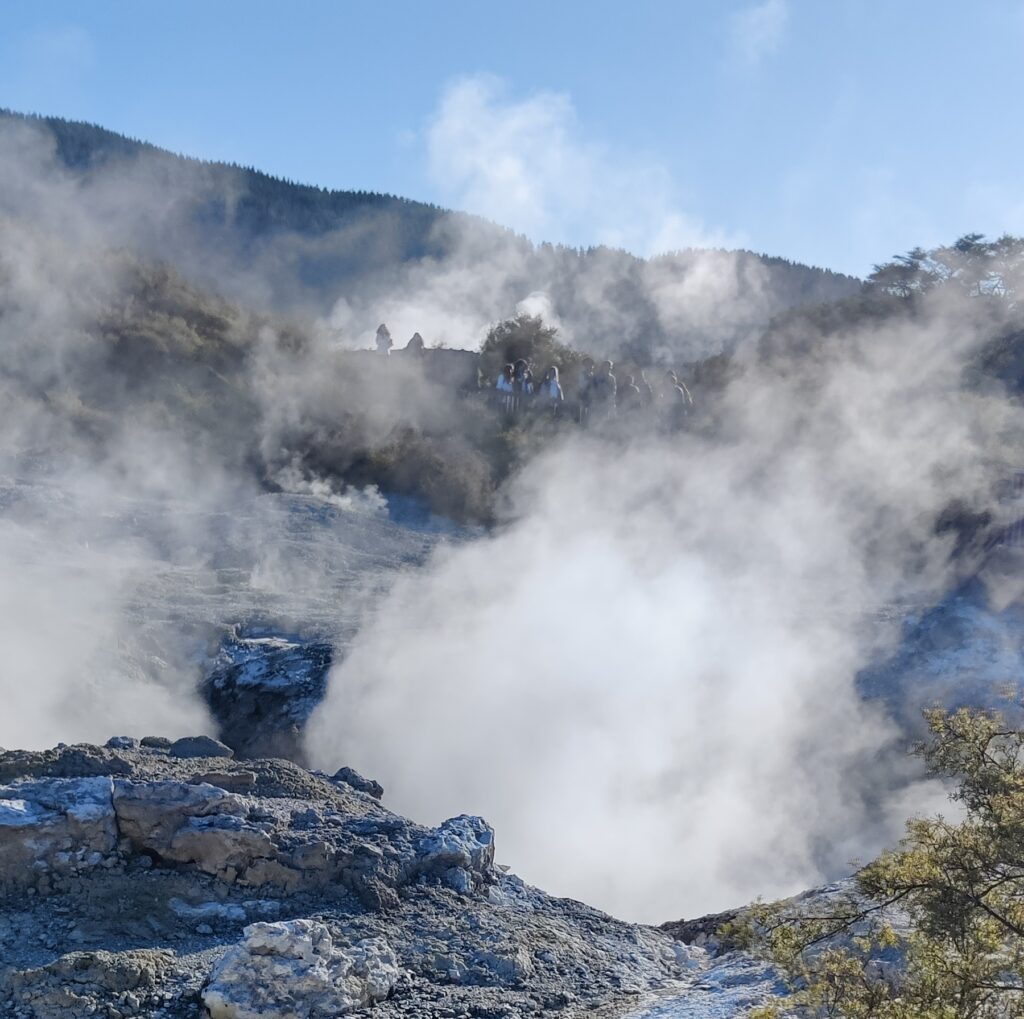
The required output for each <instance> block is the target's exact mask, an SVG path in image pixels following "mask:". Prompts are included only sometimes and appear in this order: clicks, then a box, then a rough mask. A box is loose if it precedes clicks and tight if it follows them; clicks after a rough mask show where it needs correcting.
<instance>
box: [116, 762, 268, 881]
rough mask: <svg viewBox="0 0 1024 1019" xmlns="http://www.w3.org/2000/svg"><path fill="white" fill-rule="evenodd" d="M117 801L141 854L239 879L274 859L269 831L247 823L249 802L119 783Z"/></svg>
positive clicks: (211, 789) (171, 785)
mask: <svg viewBox="0 0 1024 1019" xmlns="http://www.w3.org/2000/svg"><path fill="white" fill-rule="evenodd" d="M113 800H114V809H115V811H116V813H117V820H118V824H119V826H120V830H121V834H122V836H123V837H124V838H125V839H127V840H128V841H129V843H130V845H131V848H132V850H133V851H134V852H136V853H145V854H147V855H151V856H156V857H157V858H159V859H160V860H162V861H164V862H168V863H190V864H193V865H194V866H196V867H198V868H199V869H200V870H203V871H205V872H206V873H208V874H221V873H223V872H225V871H226V870H228V868H231V869H232V870H233V872H234V873H239V872H241V871H244V870H245V869H246V868H247V867H248V866H249V865H250V864H252V863H254V862H255V861H257V860H261V859H264V858H266V857H269V856H271V855H273V853H274V844H273V841H272V839H271V837H270V835H269V834H268V833H267V831H266V830H265V828H264V827H263V826H261V825H259V824H254V823H251V822H249V821H248V820H247V819H246V817H247V815H248V813H249V806H248V804H247V803H246V802H245V800H243V799H242V798H241V797H239V796H236V795H235V794H234V793H229V792H225V791H224V790H223V789H220V788H218V787H217V786H213V785H206V784H198V785H192V784H190V783H187V782H148V783H140V782H131V781H126V780H120V779H119V780H118V781H117V782H115V783H114V796H113Z"/></svg>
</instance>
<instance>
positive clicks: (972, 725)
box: [745, 709, 1024, 1019]
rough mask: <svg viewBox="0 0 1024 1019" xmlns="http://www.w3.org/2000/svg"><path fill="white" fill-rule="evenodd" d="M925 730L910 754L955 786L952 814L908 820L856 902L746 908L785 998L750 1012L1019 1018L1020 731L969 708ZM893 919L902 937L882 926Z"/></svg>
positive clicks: (1023, 884) (1023, 1009) (866, 874)
mask: <svg viewBox="0 0 1024 1019" xmlns="http://www.w3.org/2000/svg"><path fill="white" fill-rule="evenodd" d="M928 723H929V726H930V727H931V731H932V739H931V740H930V742H929V743H928V744H927V745H922V746H921V747H919V748H918V752H919V753H920V754H921V755H922V756H923V758H924V759H925V760H926V762H927V763H928V765H929V768H930V770H931V772H932V773H933V774H935V775H937V776H944V777H956V778H957V779H958V780H959V785H958V786H957V788H956V790H955V792H954V793H953V794H952V795H953V799H954V800H955V801H957V802H958V803H959V804H960V805H961V806H962V808H963V811H964V816H963V819H962V820H960V821H957V822H953V821H949V820H947V819H945V818H943V817H935V818H927V819H915V820H912V821H910V822H909V823H908V825H907V834H906V837H905V838H904V840H903V841H902V843H901V845H900V847H899V849H897V850H895V851H892V852H887V853H884V854H883V855H882V856H881V857H880V858H879V859H877V860H876V861H874V862H873V863H871V864H869V865H868V866H867V867H865V868H864V869H863V870H862V871H861V872H860V873H859V874H858V875H857V886H858V893H859V896H858V897H851V898H850V899H849V900H848V901H846V902H845V903H842V904H840V905H839V908H837V909H833V910H831V911H830V912H829V913H828V914H827V915H825V914H821V915H811V916H794V915H793V914H792V912H791V911H790V910H788V909H787V908H785V907H784V906H781V905H774V906H764V907H759V908H757V909H755V910H754V911H753V913H752V915H751V917H750V918H749V919H748V921H747V924H746V926H745V934H746V936H747V937H748V939H753V940H757V938H759V937H763V939H764V942H763V943H764V944H766V945H767V946H768V951H769V953H770V955H771V956H772V958H774V959H775V961H776V962H778V963H779V964H780V966H781V967H782V968H783V969H784V971H785V972H786V973H787V974H788V976H789V980H790V982H791V985H792V987H793V991H794V993H793V995H792V997H791V998H790V999H788V1000H787V1001H786V1002H785V1003H783V1002H778V1003H775V1004H773V1005H771V1006H768V1007H767V1008H764V1009H760V1010H757V1011H756V1012H755V1013H752V1015H756V1016H758V1017H761V1019H765V1017H770V1016H779V1015H783V1014H791V1013H792V1012H793V1011H794V1010H795V1011H796V1012H797V1013H798V1014H801V1015H808V1016H815V1017H826V1016H828V1017H845V1019H997V1017H998V1019H1014V1017H1020V1016H1024V732H1021V731H1020V730H1019V729H1015V728H1013V727H1011V726H1007V725H1006V723H1005V722H1004V721H1003V719H1002V718H1001V717H1000V716H999V715H998V714H994V713H988V712H979V711H970V710H967V709H962V710H960V711H957V712H956V713H954V714H951V715H947V714H945V713H944V712H941V711H933V712H930V713H929V715H928ZM865 901H866V902H867V905H865V904H864V902H865ZM897 911H903V912H904V914H905V915H906V917H908V918H909V921H910V932H909V933H902V934H901V933H899V932H898V931H897V929H896V928H895V926H894V924H893V923H892V922H891V918H892V917H893V916H894V915H896V913H897Z"/></svg>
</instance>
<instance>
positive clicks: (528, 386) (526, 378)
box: [512, 358, 533, 411]
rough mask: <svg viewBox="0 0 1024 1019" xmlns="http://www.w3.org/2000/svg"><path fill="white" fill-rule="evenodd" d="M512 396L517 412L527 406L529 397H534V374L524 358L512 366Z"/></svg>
mask: <svg viewBox="0 0 1024 1019" xmlns="http://www.w3.org/2000/svg"><path fill="white" fill-rule="evenodd" d="M512 395H513V397H514V399H515V409H516V410H517V411H518V410H521V409H522V407H523V406H524V405H525V401H526V398H527V397H528V396H533V372H531V371H530V366H529V364H527V362H526V360H525V359H524V358H519V360H518V361H516V363H515V364H514V365H513V366H512Z"/></svg>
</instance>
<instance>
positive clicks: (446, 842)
mask: <svg viewBox="0 0 1024 1019" xmlns="http://www.w3.org/2000/svg"><path fill="white" fill-rule="evenodd" d="M415 872H416V874H417V875H418V876H419V877H420V878H421V879H422V878H425V879H428V880H429V879H432V878H434V879H437V880H440V881H441V882H442V883H443V884H446V885H448V886H449V887H450V888H454V889H455V890H456V891H459V892H465V893H468V892H471V891H473V890H475V889H477V888H479V887H480V886H481V885H485V884H489V883H490V882H492V881H493V880H494V878H495V874H494V829H493V828H492V827H491V826H490V825H489V824H488V823H487V822H486V821H485V820H484V819H483V818H482V817H476V816H473V815H471V814H460V815H459V816H458V817H451V818H449V819H448V820H447V821H444V822H442V823H441V824H440V825H439V826H438V827H437V828H435V829H434V830H433V831H432V832H430V833H429V834H427V835H425V836H424V837H423V838H421V839H420V841H419V843H418V845H417V847H416V864H415Z"/></svg>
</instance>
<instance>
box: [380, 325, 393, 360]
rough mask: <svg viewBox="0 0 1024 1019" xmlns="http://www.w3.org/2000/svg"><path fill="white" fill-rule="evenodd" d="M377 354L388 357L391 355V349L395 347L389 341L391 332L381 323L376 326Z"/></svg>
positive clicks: (391, 340)
mask: <svg viewBox="0 0 1024 1019" xmlns="http://www.w3.org/2000/svg"><path fill="white" fill-rule="evenodd" d="M375 342H376V344H377V353H378V354H383V355H384V356H385V357H388V356H389V355H390V353H391V348H392V347H393V346H394V345H395V341H394V340H393V339H391V332H390V330H389V329H388V327H387V326H386V325H384V323H383V322H381V324H380V325H379V326H377V339H376V341H375Z"/></svg>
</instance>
